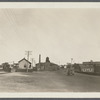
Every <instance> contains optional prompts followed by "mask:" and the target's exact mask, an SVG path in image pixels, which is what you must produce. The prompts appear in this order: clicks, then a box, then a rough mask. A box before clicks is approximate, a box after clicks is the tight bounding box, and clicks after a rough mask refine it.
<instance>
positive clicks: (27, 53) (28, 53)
mask: <svg viewBox="0 0 100 100" xmlns="http://www.w3.org/2000/svg"><path fill="white" fill-rule="evenodd" d="M25 52H26V55H27V60H28V61H29V56H30V55H32V54H31V53H32V51H25ZM26 68H27V72H28V63H27V67H26Z"/></svg>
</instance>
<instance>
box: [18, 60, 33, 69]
mask: <svg viewBox="0 0 100 100" xmlns="http://www.w3.org/2000/svg"><path fill="white" fill-rule="evenodd" d="M18 65H19V68H18V69H27V68H28V69H32V66H31V62H30V61H28V60H26V59H25V58H23V59H22V60H20V61H19V62H18Z"/></svg>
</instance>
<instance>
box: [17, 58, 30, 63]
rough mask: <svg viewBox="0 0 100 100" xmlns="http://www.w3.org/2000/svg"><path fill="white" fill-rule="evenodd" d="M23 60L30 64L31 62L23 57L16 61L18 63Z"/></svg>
mask: <svg viewBox="0 0 100 100" xmlns="http://www.w3.org/2000/svg"><path fill="white" fill-rule="evenodd" d="M23 60H25V61H27V62H28V63H30V64H31V62H30V61H28V60H27V59H25V58H23V59H21V60H20V61H18V63H20V62H21V61H23Z"/></svg>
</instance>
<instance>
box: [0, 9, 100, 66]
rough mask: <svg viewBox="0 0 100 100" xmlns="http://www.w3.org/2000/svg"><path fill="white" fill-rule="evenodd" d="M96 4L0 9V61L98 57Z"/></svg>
mask: <svg viewBox="0 0 100 100" xmlns="http://www.w3.org/2000/svg"><path fill="white" fill-rule="evenodd" d="M99 37H100V8H31V9H29V8H27V9H25V8H22V9H19V8H15V9H14V8H6V9H0V63H4V62H12V61H14V62H17V61H19V60H21V59H22V58H24V57H25V58H26V55H25V51H32V55H30V59H31V58H34V59H35V62H36V63H38V61H39V54H41V57H42V59H41V60H42V62H44V61H45V59H46V57H47V56H48V57H49V59H50V61H51V62H54V63H57V64H66V63H69V62H71V58H73V62H74V63H81V62H84V61H90V60H93V61H100V54H99V52H100V38H99Z"/></svg>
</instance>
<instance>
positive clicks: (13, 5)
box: [0, 2, 100, 8]
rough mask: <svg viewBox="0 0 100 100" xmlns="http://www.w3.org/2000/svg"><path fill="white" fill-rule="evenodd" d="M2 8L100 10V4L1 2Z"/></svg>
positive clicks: (0, 6)
mask: <svg viewBox="0 0 100 100" xmlns="http://www.w3.org/2000/svg"><path fill="white" fill-rule="evenodd" d="M0 8H100V2H98V3H93V2H91V3H86V2H83V3H79V2H78V3H76V2H75V3H73V2H72V3H71V2H68V3H66V2H57V3H56V2H54V3H52V2H49V3H46V2H39V3H36V2H31V3H30V2H24V3H23V2H13V3H11V2H6V3H5V2H1V3H0Z"/></svg>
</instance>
